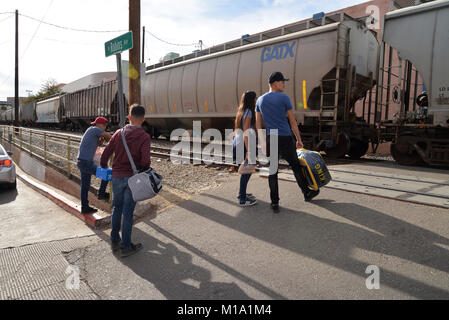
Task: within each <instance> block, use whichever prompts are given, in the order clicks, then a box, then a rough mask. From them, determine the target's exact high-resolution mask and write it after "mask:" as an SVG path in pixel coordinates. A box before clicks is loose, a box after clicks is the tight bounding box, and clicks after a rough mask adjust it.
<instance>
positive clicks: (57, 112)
mask: <svg viewBox="0 0 449 320" xmlns="http://www.w3.org/2000/svg"><path fill="white" fill-rule="evenodd" d="M62 117H63V110H62V108H61V104H60V97H59V96H56V97H52V98H49V99H46V100H43V101H38V102H36V123H37V124H39V125H40V126H57V125H59V124H60V123H61V120H62Z"/></svg>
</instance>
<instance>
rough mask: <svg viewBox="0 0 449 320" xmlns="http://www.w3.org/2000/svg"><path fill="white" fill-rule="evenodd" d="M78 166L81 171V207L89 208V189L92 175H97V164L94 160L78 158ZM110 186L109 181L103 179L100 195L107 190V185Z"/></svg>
mask: <svg viewBox="0 0 449 320" xmlns="http://www.w3.org/2000/svg"><path fill="white" fill-rule="evenodd" d="M76 166H77V167H78V169H79V170H80V173H81V208H82V209H87V208H88V207H89V198H88V197H89V189H90V180H91V178H92V175H96V173H97V166H96V165H95V164H94V162H93V161H87V160H78V162H77V164H76ZM107 186H108V181H104V180H101V185H100V189H99V190H98V195H99V196H101V195H103V194H104V193H105V192H106V187H107Z"/></svg>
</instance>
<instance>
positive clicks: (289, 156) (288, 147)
mask: <svg viewBox="0 0 449 320" xmlns="http://www.w3.org/2000/svg"><path fill="white" fill-rule="evenodd" d="M278 138H279V140H278V141H279V144H278V156H279V158H281V157H282V158H284V159H285V160H287V162H288V164H289V165H290V167H291V168H292V170H293V173H294V175H295V178H296V182H297V183H298V186H299V188H300V189H301V191H302V193H303V194H305V193H307V192H308V191H310V189H309V187H308V184H307V180H306V177H305V176H304V174H303V172H302V170H301V165H300V164H299V160H298V157H297V155H296V142H295V140H294V139H293V137H292V136H279V137H278ZM266 141H267V151H268V154H270V153H269V152H270V151H269V150H270V136H267V140H266ZM268 183H269V186H270V197H271V203H272V204H279V184H278V172H277V171H276V173H275V174H273V175H270V176H269V177H268Z"/></svg>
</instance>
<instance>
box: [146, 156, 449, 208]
mask: <svg viewBox="0 0 449 320" xmlns="http://www.w3.org/2000/svg"><path fill="white" fill-rule="evenodd" d="M170 151H171V149H170V148H167V147H152V156H154V157H156V158H164V159H169V158H170V157H171V156H170ZM193 159H196V160H201V153H199V154H198V153H193V152H192V151H191V152H190V153H189V154H188V156H184V157H183V156H180V155H178V156H174V157H173V160H175V161H176V160H178V161H181V160H187V161H189V163H192V161H193ZM231 159H232V157H226V158H224V159H223V158H222V160H221V162H215V163H211V164H209V165H211V166H220V167H228V168H230V167H237V165H236V164H234V163H232V164H231V163H228V162H227V161H226V160H228V161H229V162H230V161H231ZM380 161H381V160H376V161H372V160H370V159H366V161H363V160H360V161H355V160H349V159H347V160H346V159H342V160H338V161H337V163H332V164H331V163H328V165H329V170H330V172H331V175H332V177H333V180H332V181H331V182H330V183H329V184H328V185H327V186H326V187H325V188H329V189H336V190H343V191H349V192H354V193H359V194H366V195H370V196H376V197H383V198H388V199H394V200H399V201H404V202H409V203H416V204H421V205H427V206H434V207H439V208H445V209H449V180H437V179H424V178H420V177H414V176H408V175H400V174H388V173H383V172H382V173H374V172H371V171H365V170H356V169H342V168H340V167H339V168H335V169H334V168H332V165H335V164H343V163H346V164H347V163H367V162H368V163H379V162H380ZM329 162H335V161H333V159H332V160H331V161H329ZM201 163H202V164H203V165H204V163H203V162H202V161H201ZM256 170H257V171H258V172H259V174H260V175H261V176H262V177H268V170H269V169H268V167H267V166H262V165H259V166H258V167H257V168H256ZM279 179H281V180H286V181H292V182H295V181H296V180H295V178H294V175H293V173H292V172H291V170H290V168H289V166H288V164H286V163H282V162H281V163H279Z"/></svg>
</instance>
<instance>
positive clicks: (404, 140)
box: [390, 136, 423, 166]
mask: <svg viewBox="0 0 449 320" xmlns="http://www.w3.org/2000/svg"><path fill="white" fill-rule="evenodd" d="M410 138H411V137H410V136H401V137H399V139H398V141H397V142H396V143H393V144H391V147H390V151H391V156H392V157H393V159H394V160H395V161H396V162H397V163H399V164H400V165H404V166H414V165H418V164H421V163H422V162H423V160H422V158H421V156H420V155H419V154H418V152H417V151H416V149H415V148H413V146H411V145H410V144H409V143H408V141H409V139H410Z"/></svg>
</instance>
